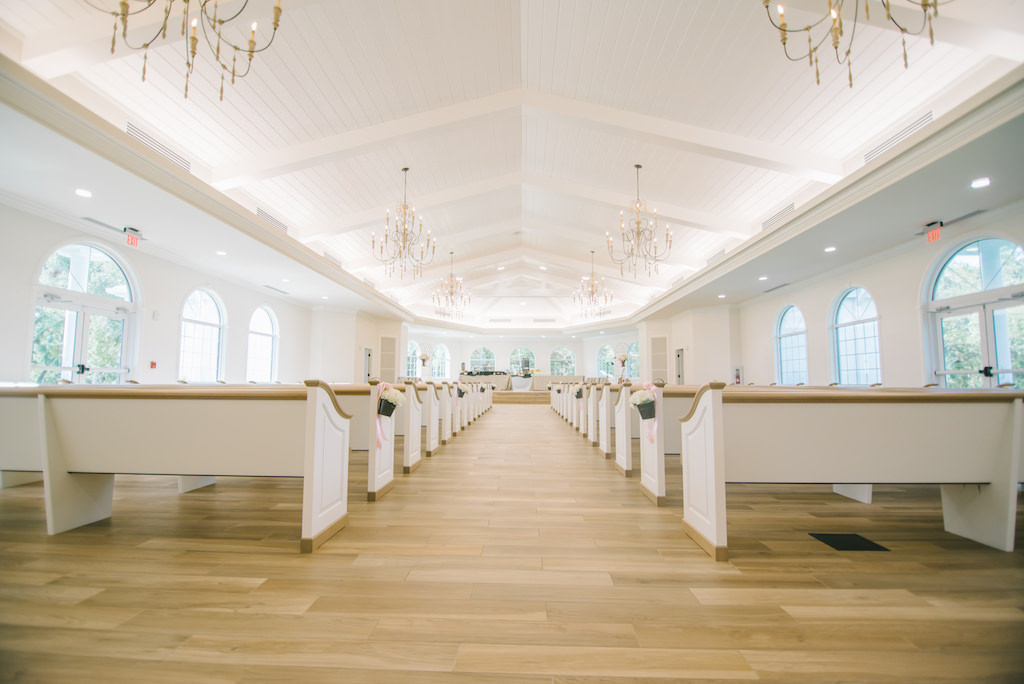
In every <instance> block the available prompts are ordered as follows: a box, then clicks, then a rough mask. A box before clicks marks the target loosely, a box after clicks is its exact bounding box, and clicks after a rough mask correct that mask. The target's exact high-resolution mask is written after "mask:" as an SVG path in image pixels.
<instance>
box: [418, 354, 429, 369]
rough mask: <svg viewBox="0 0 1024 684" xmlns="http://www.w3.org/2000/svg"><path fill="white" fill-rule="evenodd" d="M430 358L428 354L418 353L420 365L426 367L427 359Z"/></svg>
mask: <svg viewBox="0 0 1024 684" xmlns="http://www.w3.org/2000/svg"><path fill="white" fill-rule="evenodd" d="M429 360H430V354H420V365H421V366H423V367H426V365H427V361H429Z"/></svg>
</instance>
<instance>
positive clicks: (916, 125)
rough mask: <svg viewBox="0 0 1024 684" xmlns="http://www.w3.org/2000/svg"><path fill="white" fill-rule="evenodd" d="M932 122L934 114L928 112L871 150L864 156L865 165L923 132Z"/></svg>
mask: <svg viewBox="0 0 1024 684" xmlns="http://www.w3.org/2000/svg"><path fill="white" fill-rule="evenodd" d="M931 122H932V113H931V112H928V113H926V114H925V115H924V116H922V117H921V118H919V119H918V120H917V121H914V122H913V123H911V124H910V125H909V126H907V127H906V128H904V129H903V130H902V131H900V132H899V133H897V134H895V135H893V136H892V137H890V138H889V139H888V140H886V141H885V142H883V143H881V144H880V145H878V146H877V147H875V148H874V149H872V150H869V151H868V152H867V153H866V154H865V155H864V163H865V164H867V163H868V162H870V161H871V160H872V159H874V158H875V157H877V156H878V155H880V154H882V153H884V152H885V151H886V150H888V149H890V148H892V147H894V146H896V145H898V144H899V143H900V142H902V141H903V140H905V139H907V138H909V137H910V136H911V135H913V134H914V133H916V132H917V131H919V130H921V129H922V128H924V127H925V126H927V125H928V124H930V123H931Z"/></svg>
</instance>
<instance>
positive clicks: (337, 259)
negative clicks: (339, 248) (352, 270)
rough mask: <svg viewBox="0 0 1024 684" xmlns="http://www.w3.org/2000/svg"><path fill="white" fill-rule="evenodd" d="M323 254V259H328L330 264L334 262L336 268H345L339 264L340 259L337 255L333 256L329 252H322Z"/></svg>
mask: <svg viewBox="0 0 1024 684" xmlns="http://www.w3.org/2000/svg"><path fill="white" fill-rule="evenodd" d="M323 255H324V259H327V260H328V261H330V262H331V263H332V264H334V265H335V266H337V267H338V268H345V267H344V266H342V265H341V259H339V258H338V257H336V256H334V255H333V254H331V253H330V252H324V253H323Z"/></svg>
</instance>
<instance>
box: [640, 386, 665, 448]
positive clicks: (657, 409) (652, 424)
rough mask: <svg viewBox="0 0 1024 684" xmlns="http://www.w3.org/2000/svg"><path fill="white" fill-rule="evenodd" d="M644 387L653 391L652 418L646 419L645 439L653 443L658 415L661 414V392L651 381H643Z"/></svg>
mask: <svg viewBox="0 0 1024 684" xmlns="http://www.w3.org/2000/svg"><path fill="white" fill-rule="evenodd" d="M644 389H645V390H650V391H651V392H653V393H654V418H652V419H651V420H649V421H647V422H648V425H647V441H648V442H650V443H651V444H654V435H655V433H656V432H657V430H658V416H659V415H660V414H661V394H660V393H659V392H658V388H657V387H655V386H654V383H652V382H645V383H644Z"/></svg>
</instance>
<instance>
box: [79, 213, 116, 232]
mask: <svg viewBox="0 0 1024 684" xmlns="http://www.w3.org/2000/svg"><path fill="white" fill-rule="evenodd" d="M82 220H83V221H88V222H89V223H94V224H96V225H97V226H99V227H101V228H109V229H110V230H116V231H117V232H118V233H123V232H124V230H123V229H121V228H117V227H115V226H112V225H110V224H109V223H104V222H103V221H100V220H99V219H94V218H92V217H91V216H83V217H82Z"/></svg>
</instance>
